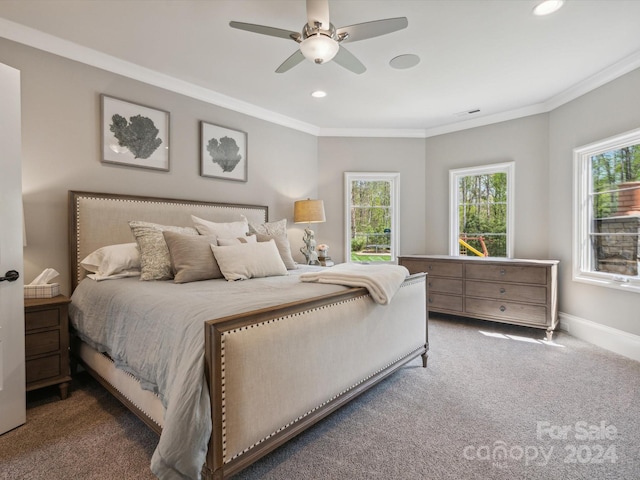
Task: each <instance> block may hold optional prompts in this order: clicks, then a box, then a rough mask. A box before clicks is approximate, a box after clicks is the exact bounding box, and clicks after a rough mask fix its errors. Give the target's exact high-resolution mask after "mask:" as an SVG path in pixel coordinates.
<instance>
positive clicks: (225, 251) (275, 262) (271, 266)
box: [211, 240, 288, 281]
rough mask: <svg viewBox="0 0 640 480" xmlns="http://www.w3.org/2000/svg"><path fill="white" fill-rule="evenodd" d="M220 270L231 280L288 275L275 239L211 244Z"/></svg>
mask: <svg viewBox="0 0 640 480" xmlns="http://www.w3.org/2000/svg"><path fill="white" fill-rule="evenodd" d="M211 249H212V250H213V255H214V256H215V257H216V261H217V262H218V265H219V266H220V271H221V272H222V274H223V275H224V278H226V279H227V280H229V281H232V280H247V279H249V278H260V277H271V276H277V275H288V272H287V267H285V266H284V263H283V262H282V259H281V258H280V254H279V253H278V248H277V247H276V244H275V242H274V241H272V240H270V241H268V242H258V243H240V244H238V245H231V246H228V247H218V246H215V245H211Z"/></svg>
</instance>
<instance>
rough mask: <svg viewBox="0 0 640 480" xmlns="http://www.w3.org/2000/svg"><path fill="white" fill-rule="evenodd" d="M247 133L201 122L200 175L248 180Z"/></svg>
mask: <svg viewBox="0 0 640 480" xmlns="http://www.w3.org/2000/svg"><path fill="white" fill-rule="evenodd" d="M247 165H248V163H247V134H246V133H245V132H240V131H238V130H232V129H230V128H225V127H220V126H218V125H212V124H210V123H207V122H202V121H201V122H200V175H201V176H203V177H213V178H223V179H225V180H236V181H238V182H246V181H247Z"/></svg>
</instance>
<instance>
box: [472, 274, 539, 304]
mask: <svg viewBox="0 0 640 480" xmlns="http://www.w3.org/2000/svg"><path fill="white" fill-rule="evenodd" d="M464 286H465V294H466V295H467V296H471V297H482V298H494V299H498V300H510V301H513V302H529V303H542V304H545V303H547V288H546V287H538V286H533V285H515V284H510V283H491V282H478V281H473V280H467V281H465V283H464Z"/></svg>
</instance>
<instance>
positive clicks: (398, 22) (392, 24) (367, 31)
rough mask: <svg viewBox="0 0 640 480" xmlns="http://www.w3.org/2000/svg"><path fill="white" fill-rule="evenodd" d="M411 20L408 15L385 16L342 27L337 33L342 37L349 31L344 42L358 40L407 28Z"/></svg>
mask: <svg viewBox="0 0 640 480" xmlns="http://www.w3.org/2000/svg"><path fill="white" fill-rule="evenodd" d="M407 25H409V22H408V20H407V17H397V18H385V19H384V20H374V21H373V22H364V23H357V24H355V25H349V26H348V27H340V28H338V29H337V30H336V34H337V35H338V37H340V36H341V35H342V34H345V33H347V34H348V36H347V38H345V39H344V40H343V42H357V41H359V40H365V39H367V38H373V37H379V36H380V35H386V34H387V33H391V32H396V31H398V30H402V29H403V28H407Z"/></svg>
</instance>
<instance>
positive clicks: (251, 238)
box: [216, 235, 258, 247]
mask: <svg viewBox="0 0 640 480" xmlns="http://www.w3.org/2000/svg"><path fill="white" fill-rule="evenodd" d="M257 241H258V240H257V237H256V236H255V235H247V236H245V237H236V238H218V239H216V242H217V243H218V246H220V247H228V246H230V245H239V244H241V243H256V242H257Z"/></svg>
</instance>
